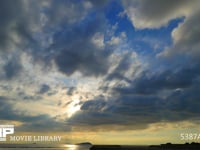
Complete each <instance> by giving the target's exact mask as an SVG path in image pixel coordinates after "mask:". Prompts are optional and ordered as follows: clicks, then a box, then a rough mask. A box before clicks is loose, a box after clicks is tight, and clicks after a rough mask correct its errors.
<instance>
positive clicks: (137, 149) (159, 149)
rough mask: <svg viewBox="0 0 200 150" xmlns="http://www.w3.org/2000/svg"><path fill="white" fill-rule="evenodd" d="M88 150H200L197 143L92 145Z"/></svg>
mask: <svg viewBox="0 0 200 150" xmlns="http://www.w3.org/2000/svg"><path fill="white" fill-rule="evenodd" d="M90 150H200V144H199V143H194V142H193V143H190V144H189V143H185V144H171V143H167V144H161V145H151V146H120V145H93V146H92V147H91V148H90Z"/></svg>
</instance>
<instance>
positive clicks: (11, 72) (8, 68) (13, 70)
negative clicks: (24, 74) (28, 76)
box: [3, 56, 22, 79]
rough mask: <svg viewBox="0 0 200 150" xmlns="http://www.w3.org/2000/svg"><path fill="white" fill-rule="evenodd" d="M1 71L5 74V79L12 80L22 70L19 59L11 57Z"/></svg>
mask: <svg viewBox="0 0 200 150" xmlns="http://www.w3.org/2000/svg"><path fill="white" fill-rule="evenodd" d="M3 70H4V73H5V78H6V79H12V78H14V77H15V76H17V75H18V74H19V73H20V71H21V70H22V66H21V64H20V61H19V59H17V58H16V57H14V56H13V57H12V58H11V59H10V60H8V62H6V64H5V65H4V66H3Z"/></svg>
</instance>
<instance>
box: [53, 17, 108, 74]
mask: <svg viewBox="0 0 200 150" xmlns="http://www.w3.org/2000/svg"><path fill="white" fill-rule="evenodd" d="M102 21H103V20H102V17H98V16H97V17H96V19H94V20H91V21H89V22H85V23H84V26H81V28H80V24H78V25H75V27H72V26H71V27H70V28H69V29H66V27H65V28H64V29H63V30H62V33H61V32H59V33H56V34H55V35H54V44H53V45H52V48H53V49H56V50H57V51H58V54H57V55H56V57H55V62H56V64H57V66H58V68H59V70H60V71H61V72H63V73H65V74H67V75H71V74H73V73H74V72H75V71H79V72H81V73H82V74H83V75H88V76H90V75H95V76H98V75H101V74H105V73H106V72H107V70H108V68H109V61H108V58H109V54H110V53H111V52H110V51H109V49H106V50H105V49H104V50H98V48H97V47H96V46H95V45H94V44H93V43H92V42H91V40H92V36H94V34H95V33H96V32H99V31H101V29H102ZM66 41H67V42H66Z"/></svg>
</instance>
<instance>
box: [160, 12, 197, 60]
mask: <svg viewBox="0 0 200 150" xmlns="http://www.w3.org/2000/svg"><path fill="white" fill-rule="evenodd" d="M199 14H200V13H199V12H195V13H193V14H192V15H191V16H190V17H188V18H186V19H185V21H184V22H183V23H182V24H180V25H179V26H178V27H177V28H176V29H174V30H173V32H172V38H173V45H172V46H171V47H168V48H166V49H165V50H164V51H163V52H161V53H160V54H158V56H160V57H167V58H169V57H174V56H176V55H184V56H187V57H188V56H189V57H192V58H193V59H197V60H198V58H199V57H200V53H199V48H200V44H199V35H200V30H199V28H198V26H199V25H200V21H199V20H198V19H197V18H199V16H200V15H199Z"/></svg>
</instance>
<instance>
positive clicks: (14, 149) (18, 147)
mask: <svg viewBox="0 0 200 150" xmlns="http://www.w3.org/2000/svg"><path fill="white" fill-rule="evenodd" d="M91 146H92V145H69V144H62V145H46V144H45V145H44V144H41V145H39V144H10V145H7V144H0V150H89V149H90V147H91ZM121 148H122V150H123V149H124V150H148V147H147V146H122V147H121ZM113 150H115V148H114V149H113ZM151 150H152V149H151ZM156 150H158V149H156Z"/></svg>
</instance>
